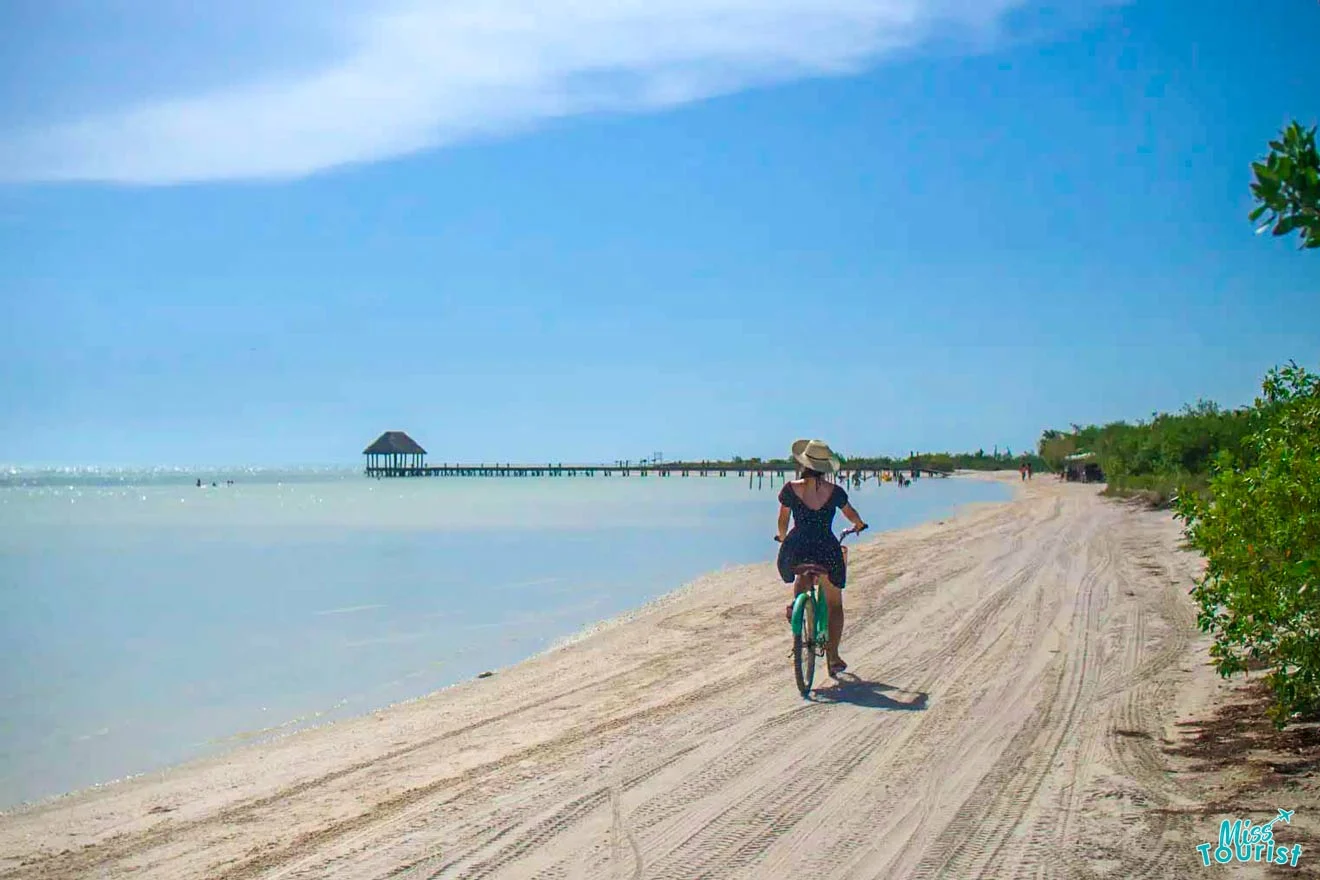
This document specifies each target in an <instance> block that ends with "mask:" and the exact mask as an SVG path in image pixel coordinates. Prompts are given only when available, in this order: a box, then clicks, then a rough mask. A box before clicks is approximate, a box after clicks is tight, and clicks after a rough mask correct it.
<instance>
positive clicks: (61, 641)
mask: <svg viewBox="0 0 1320 880" xmlns="http://www.w3.org/2000/svg"><path fill="white" fill-rule="evenodd" d="M199 481H200V482H201V485H200V486H198V485H197V484H198V482H199ZM780 485H781V484H780V482H779V480H778V479H775V480H771V479H769V478H762V479H757V478H747V477H743V478H738V477H735V476H729V477H698V476H691V477H686V478H684V477H680V476H671V477H664V478H661V477H657V476H655V475H650V476H647V477H639V476H631V477H622V476H612V477H602V476H599V475H597V476H595V477H543V478H407V479H385V480H378V479H370V478H367V477H366V476H364V475H363V474H362V473H361V471H360V470H358V469H350V468H301V469H262V468H235V469H226V470H208V471H200V470H186V469H176V468H168V469H167V468H157V469H142V470H108V469H63V470H22V469H9V470H7V471H0V810H3V809H9V808H13V807H15V806H17V805H19V804H22V803H24V802H29V801H35V800H41V799H45V798H49V797H52V796H55V795H59V794H61V793H65V792H70V791H74V790H78V789H82V788H86V787H89V786H93V785H97V784H102V783H107V782H110V781H113V780H117V779H123V778H126V777H129V776H134V775H138V774H143V773H151V772H155V771H158V770H161V769H164V768H166V767H169V766H172V765H175V764H178V763H181V762H184V761H187V760H190V759H194V758H198V757H202V756H206V755H211V754H215V753H217V752H221V751H223V750H225V749H229V748H233V747H235V746H237V745H240V744H243V743H248V742H253V741H260V740H263V739H270V738H273V737H277V736H281V735H285V734H288V733H290V732H293V731H296V730H300V729H303V728H306V727H309V726H314V725H320V724H326V723H331V722H334V721H335V720H337V719H342V718H345V717H349V716H353V715H359V714H363V713H366V712H370V711H373V710H376V709H379V708H382V707H385V706H388V705H390V704H393V703H397V702H400V701H404V700H409V699H414V698H417V697H420V696H423V695H425V694H427V693H430V692H433V691H435V690H437V689H440V688H443V687H446V686H449V685H452V684H454V683H456V682H459V681H463V680H466V679H469V678H472V677H473V676H475V675H477V674H479V673H481V672H483V671H487V670H497V669H499V668H501V667H504V666H507V665H510V664H513V663H516V662H518V661H520V660H523V659H526V658H528V657H530V656H533V655H535V654H537V653H540V652H542V651H545V650H547V649H549V648H551V647H553V646H554V645H555V644H556V643H558V642H561V641H562V640H564V639H566V638H569V637H571V636H572V635H573V634H575V633H579V632H581V631H582V630H583V629H584V628H587V627H589V626H591V625H592V624H595V623H597V622H599V621H602V620H606V619H609V618H612V617H615V616H617V615H619V614H621V613H623V612H626V611H629V610H632V609H635V608H637V607H639V606H641V605H644V604H645V603H646V602H648V601H650V600H652V599H655V598H657V597H659V596H661V595H663V594H665V593H667V592H670V591H672V590H674V589H677V588H679V587H681V586H683V585H684V584H686V583H688V582H690V581H692V580H694V579H696V578H697V577H699V576H701V575H703V574H707V573H710V572H713V571H718V570H720V569H722V568H726V567H730V566H737V565H742V564H747V563H755V562H769V561H771V560H773V559H774V555H775V552H776V550H777V549H778V545H777V544H775V543H774V542H773V536H774V531H775V515H776V513H777V506H776V503H775V498H776V495H777V493H778V491H779V489H780ZM1009 491H1010V490H1009V489H1008V488H1007V487H1005V486H1003V485H1001V484H996V483H990V482H986V481H979V480H968V479H958V478H953V479H933V478H924V479H916V480H913V481H912V484H911V486H910V487H908V488H902V489H900V488H898V487H897V486H896V485H895V484H893V483H885V484H878V483H875V482H867V483H863V484H862V486H861V487H859V488H852V487H849V492H850V494H851V496H852V499H853V503H854V506H856V507H857V509H858V510H859V511H860V512H861V513H862V515H863V516H864V517H865V518H866V520H867V522H868V523H869V524H870V525H871V526H872V531H871V532H868V533H867V536H872V535H874V534H875V533H877V532H880V531H883V530H888V529H896V528H902V527H905V526H909V525H915V524H917V523H920V522H924V521H928V520H932V519H937V518H942V517H944V516H947V515H949V514H951V513H952V512H954V511H955V510H956V508H958V507H960V506H961V505H964V504H967V503H971V502H980V501H999V500H1005V499H1007V497H1008V495H1009ZM845 525H846V522H845V521H844V520H843V517H842V516H840V517H839V518H838V520H837V522H836V526H837V528H836V531H838V530H840V529H842V528H843V527H844V526H845Z"/></svg>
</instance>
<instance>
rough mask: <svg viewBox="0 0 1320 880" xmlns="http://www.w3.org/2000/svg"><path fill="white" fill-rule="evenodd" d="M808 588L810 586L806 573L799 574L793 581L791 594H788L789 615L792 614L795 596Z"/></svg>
mask: <svg viewBox="0 0 1320 880" xmlns="http://www.w3.org/2000/svg"><path fill="white" fill-rule="evenodd" d="M810 588H811V581H810V580H809V579H808V578H807V576H806V575H802V574H800V575H798V576H797V579H796V580H794V581H793V595H792V596H790V597H789V599H788V609H789V615H790V617H791V616H792V610H793V603H794V602H796V601H797V597H798V596H801V595H802V594H803V593H805V592H806V591H807V590H809V589H810Z"/></svg>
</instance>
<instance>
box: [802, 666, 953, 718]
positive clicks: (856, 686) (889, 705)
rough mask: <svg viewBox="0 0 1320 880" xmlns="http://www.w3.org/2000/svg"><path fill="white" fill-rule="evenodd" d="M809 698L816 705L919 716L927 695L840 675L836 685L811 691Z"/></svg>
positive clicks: (927, 698) (845, 674)
mask: <svg viewBox="0 0 1320 880" xmlns="http://www.w3.org/2000/svg"><path fill="white" fill-rule="evenodd" d="M811 698H812V700H813V701H814V702H817V703H849V704H851V705H854V706H865V707H867V708H869V709H890V710H897V711H902V712H922V711H925V709H926V703H927V702H928V701H929V700H930V694H927V693H924V692H922V691H905V690H903V689H902V688H900V687H898V686H897V685H892V684H884V683H883V682H879V681H864V680H862V679H860V678H858V677H857V676H855V675H853V674H852V673H851V672H842V673H840V674H839V678H838V679H837V680H836V681H834V682H831V683H830V684H829V685H827V686H825V687H818V688H816V689H815V690H813V691H812V693H811Z"/></svg>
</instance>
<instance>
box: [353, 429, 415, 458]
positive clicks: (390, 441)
mask: <svg viewBox="0 0 1320 880" xmlns="http://www.w3.org/2000/svg"><path fill="white" fill-rule="evenodd" d="M395 452H397V453H401V454H403V455H426V450H425V449H423V448H422V447H420V446H418V445H417V441H416V440H414V439H413V438H411V437H409V436H408V435H407V434H405V433H403V432H402V431H386V432H385V433H384V434H381V435H380V436H379V437H377V438H376V442H375V443H373V444H371V445H370V446H368V447H367V448H366V449H364V450H362V454H363V455H378V454H379V455H389V454H390V453H395Z"/></svg>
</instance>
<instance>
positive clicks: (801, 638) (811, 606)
mask: <svg viewBox="0 0 1320 880" xmlns="http://www.w3.org/2000/svg"><path fill="white" fill-rule="evenodd" d="M803 599H804V601H803V603H802V629H801V630H799V631H798V632H797V633H796V634H794V636H793V675H794V677H795V678H796V679H797V686H798V691H799V692H800V693H801V694H802V696H804V697H805V696H807V695H808V694H810V693H811V682H812V680H813V679H814V678H815V677H816V603H815V602H814V601H812V595H811V593H810V592H808V593H806V594H805V595H804V596H803Z"/></svg>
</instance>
